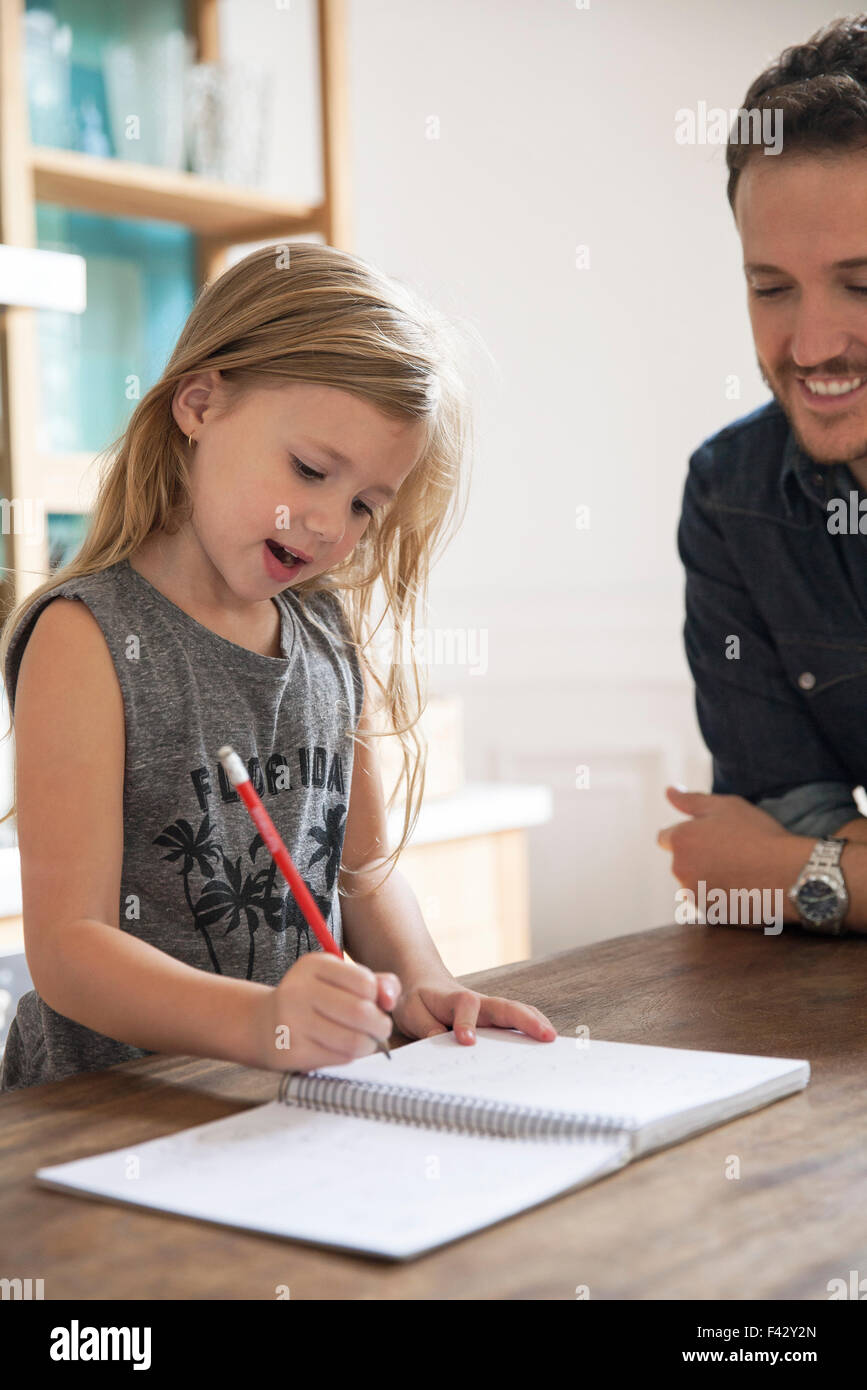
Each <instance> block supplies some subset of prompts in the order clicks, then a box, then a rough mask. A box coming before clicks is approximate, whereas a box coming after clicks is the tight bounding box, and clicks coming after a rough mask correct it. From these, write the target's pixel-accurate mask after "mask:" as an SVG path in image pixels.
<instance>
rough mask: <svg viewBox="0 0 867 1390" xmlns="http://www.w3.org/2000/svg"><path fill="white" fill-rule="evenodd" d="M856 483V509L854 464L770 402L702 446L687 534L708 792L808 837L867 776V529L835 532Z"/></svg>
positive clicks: (846, 811) (689, 643) (845, 814)
mask: <svg viewBox="0 0 867 1390" xmlns="http://www.w3.org/2000/svg"><path fill="white" fill-rule="evenodd" d="M851 492H855V493H856V498H855V510H856V513H857V505H858V502H859V501H860V499H861V494H860V493H859V492H858V485H857V483H856V481H855V479H854V477H853V475H852V474H851V473H850V471H849V469H848V468H847V467H846V466H845V465H844V464H837V465H833V466H829V465H827V464H816V463H814V462H812V460H811V459H810V458H809V457H808V456H807V455H806V454H804V453H803V452H802V451H801V449H800V448H799V447H798V445H797V444H796V442H795V439H794V436H793V434H792V433H791V431H790V429H789V425H788V421H787V420H786V417H785V415H784V413H783V411H782V410H781V409H780V407H779V405H778V404H777V402H776V401H775V400H772V401H770V402H769V403H768V404H767V405H764V406H762V407H761V408H760V409H758V410H755V411H753V412H752V414H750V415H746V416H744V417H743V418H742V419H740V420H736V421H735V422H734V423H733V424H731V425H728V426H727V427H726V428H725V429H723V430H720V431H719V433H718V434H715V435H713V436H712V437H711V438H710V439H707V440H706V441H705V442H704V443H703V444H702V445H701V446H700V447H699V448H698V449H697V450H696V451H695V453H694V454H693V455H692V458H691V459H690V461H689V474H688V477H687V481H686V487H685V490H684V497H683V513H682V516H681V520H680V527H679V530H678V548H679V550H680V556H681V559H682V560H683V563H684V565H685V566H686V623H685V627H684V638H685V642H686V654H687V658H688V660H689V664H690V668H691V670H692V674H693V677H694V679H695V687H696V711H697V714H698V721H699V725H700V727H701V731H702V734H703V735H704V739H705V742H706V744H707V746H708V748H709V749H710V752H711V754H712V755H713V790H714V791H715V792H723V793H733V794H735V795H737V796H743V797H746V798H747V799H748V800H749V801H752V802H755V803H756V804H757V805H759V806H760V807H762V809H763V810H766V811H768V812H770V814H771V815H772V816H774V817H775V818H776V819H777V820H778V821H779V822H780V823H781V824H782V825H784V826H786V828H787V829H789V830H792V831H795V832H796V833H797V834H801V835H817V836H822V835H831V834H833V833H834V832H835V831H836V830H838V829H839V828H840V827H841V826H842V825H843V824H845V822H846V821H848V820H852V819H853V818H854V817H856V816H857V815H858V814H859V811H858V807H857V805H856V803H855V800H854V798H853V796H852V789H853V788H854V787H858V786H861V785H863V784H864V783H867V535H861V534H860V533H859V532H858V531H857V529H855V530H854V532H852V533H850V534H842V535H833V534H831V533H830V532H829V530H828V519H829V512H828V508H827V503H828V500H829V499H830V498H833V497H842V498H844V499H845V501H846V511H847V514H848V512H849V498H850V493H851ZM865 512H867V508H865ZM864 525H865V528H867V516H865V519H864ZM734 639H737V641H735V640H734Z"/></svg>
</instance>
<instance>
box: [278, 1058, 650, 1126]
mask: <svg viewBox="0 0 867 1390" xmlns="http://www.w3.org/2000/svg"><path fill="white" fill-rule="evenodd" d="M277 1098H278V1100H280V1101H282V1103H283V1104H284V1105H301V1106H306V1107H307V1108H308V1109H312V1110H321V1111H327V1112H329V1113H332V1114H338V1115H361V1116H364V1117H365V1118H367V1119H374V1120H389V1121H391V1122H392V1123H395V1124H408V1125H427V1126H431V1127H433V1128H436V1129H448V1130H452V1131H454V1132H455V1133H458V1134H472V1135H476V1136H483V1135H491V1136H495V1137H497V1138H501V1139H567V1140H568V1139H595V1138H599V1139H608V1138H613V1137H619V1136H622V1135H623V1134H624V1132H631V1131H633V1130H634V1129H635V1122H634V1121H633V1120H630V1119H627V1118H625V1117H610V1116H602V1115H570V1114H567V1113H566V1112H563V1111H556V1110H539V1109H536V1108H535V1107H534V1106H531V1105H513V1104H511V1103H509V1102H508V1101H501V1100H478V1099H475V1098H471V1097H468V1096H461V1095H455V1094H454V1093H451V1092H441V1091H425V1090H421V1089H416V1088H414V1087H411V1086H390V1085H387V1084H386V1083H384V1082H379V1081H347V1080H346V1079H345V1078H343V1077H339V1076H322V1075H321V1074H319V1073H318V1072H315V1071H314V1072H284V1073H283V1076H282V1077H281V1078H280V1085H279V1087H278V1091H277ZM390 1102H391V1104H392V1108H389V1107H390Z"/></svg>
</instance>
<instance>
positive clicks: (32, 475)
mask: <svg viewBox="0 0 867 1390" xmlns="http://www.w3.org/2000/svg"><path fill="white" fill-rule="evenodd" d="M217 4H218V0H187V29H188V32H189V33H191V34H192V35H193V36H194V38H195V39H196V43H197V55H196V56H197V61H199V62H215V61H217V60H218V59H219V56H220V55H219V42H218V25H217ZM316 5H317V15H318V39H319V89H320V121H321V130H322V188H323V199H322V202H321V203H319V204H305V203H299V202H297V201H292V200H291V199H288V198H287V199H283V198H278V197H274V196H273V195H271V194H268V193H263V192H261V191H259V190H257V189H251V188H237V187H232V186H230V185H228V184H224V183H221V182H218V181H216V180H213V179H205V178H201V177H200V176H199V175H197V174H191V173H185V172H179V171H176V170H171V169H163V168H160V167H159V166H155V165H154V166H152V165H144V164H136V163H132V162H130V161H128V160H121V159H103V158H98V157H96V156H94V155H89V154H83V153H80V152H78V151H76V150H65V149H51V148H47V147H44V146H40V145H31V144H30V139H29V115H28V105H27V89H26V79H25V64H24V58H25V48H24V27H23V16H24V12H25V3H24V0H0V242H3V243H5V244H7V245H10V246H28V247H33V246H35V245H36V203H37V202H43V203H52V204H56V205H60V206H63V207H68V208H75V209H78V210H79V211H84V212H89V213H94V214H97V215H100V216H103V217H118V218H136V219H138V218H141V219H155V220H158V221H164V222H172V223H175V224H178V225H181V226H184V227H187V228H188V229H189V230H190V231H191V232H192V233H193V234H194V236H195V238H196V243H195V244H196V278H197V282H198V283H197V289H198V288H200V287H201V286H202V285H203V284H206V283H207V282H208V281H210V280H212V279H214V278H215V277H216V276H217V275H219V274H220V273H221V271H222V270H223V269H224V268H225V264H226V251H227V250H228V248H229V247H230V246H232V245H235V244H238V243H243V242H248V241H249V242H257V241H269V240H272V239H273V240H274V241H279V240H280V239H281V238H283V237H290V236H296V237H297V236H305V235H308V234H311V233H313V234H320V235H321V236H322V238H323V240H324V241H325V242H326V243H327V244H328V245H330V246H337V247H340V248H342V249H344V250H350V249H351V246H350V239H351V234H350V221H349V148H348V100H347V68H346V51H345V31H346V15H345V0H316ZM37 352H38V345H37V340H36V325H35V320H34V311H33V310H32V309H29V308H21V307H17V306H16V307H13V306H9V307H6V308H5V309H4V308H3V307H2V306H0V376H2V400H0V495H2V496H3V497H7V498H10V499H11V498H28V497H29V498H41V499H42V500H43V502H44V504H45V510H46V511H52V510H57V511H87V510H88V508H89V506H90V504H91V500H92V495H93V486H94V484H95V482H96V477H95V470H93V469H91V464H92V463H93V457H92V456H91V455H90V454H86V453H85V454H82V453H75V454H66V455H64V454H60V455H58V454H52V455H50V456H48V455H46V454H44V453H40V452H39V451H38V450H37V448H36V444H35V440H36V420H37V410H38V408H39V407H38V403H37V391H36V380H37V364H38V358H37ZM106 442H108V441H106ZM3 539H4V545H5V553H6V559H5V566H6V570H5V572H4V573H3V574H2V576H0V606H2V607H0V611H2V614H3V615H5V614H6V613H8V612H9V610H10V609H11V608H12V607H13V605H14V604H15V603H17V602H20V600H21V599H22V598H24V597H25V596H26V595H27V594H28V593H29V592H31V591H32V590H33V589H35V588H36V587H37V586H38V585H39V584H40V583H42V582H43V580H44V579H45V578H47V577H48V546H47V541H46V540H45V539H44V538H41V539H39V540H36V539H32V538H30V537H28V536H27V535H25V534H23V533H21V534H18V535H16V534H14V532H13V533H11V534H7V535H5V536H4V538H3Z"/></svg>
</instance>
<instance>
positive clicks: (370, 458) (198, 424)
mask: <svg viewBox="0 0 867 1390" xmlns="http://www.w3.org/2000/svg"><path fill="white" fill-rule="evenodd" d="M214 387H216V388H217V389H219V374H218V373H217V372H208V373H204V374H202V375H201V376H196V377H189V378H188V379H187V381H186V382H185V383H184V385H183V386H182V388H181V389H180V390H179V391H178V393H177V394H176V397H175V400H174V403H173V411H174V416H175V419H176V420H177V422H178V424H179V425H180V427H181V429H182V430H183V431H184V433H185V434H190V433H191V434H192V435H193V439H194V448H193V453H192V456H191V459H190V465H189V468H190V485H191V490H192V495H193V516H192V521H191V523H190V524H191V528H192V532H193V535H194V537H195V540H196V541H197V542H198V545H199V547H200V548H201V551H202V552H204V556H203V558H205V557H206V559H207V560H209V561H210V563H211V565H212V566H213V567H214V568H215V569H216V571H217V572H218V574H219V575H220V576H222V579H223V580H224V581H225V583H226V585H227V586H228V588H229V590H231V591H232V593H233V594H234V595H235V596H236V597H238V598H241V599H247V600H249V601H251V602H255V601H257V600H262V599H265V598H270V597H272V596H273V595H274V594H275V593H277V592H278V591H279V590H280V589H285V588H286V587H287V586H288V585H290V584H291V583H292V582H293V581H294V580H295V579H299V580H304V579H310V578H312V577H313V576H314V575H317V574H322V573H324V572H325V571H326V570H330V569H333V568H334V566H335V565H339V564H340V562H341V561H342V560H344V559H345V558H346V557H347V556H348V555H349V554H350V553H351V551H352V550H353V548H354V546H355V544H356V542H357V541H358V540H359V538H360V537H361V535H362V534H363V533H364V531H365V530H366V528H367V527H368V526H369V524H370V518H371V515H372V514H375V513H382V512H383V511H384V509H385V508H386V507H387V506H388V504H389V502H390V500H391V496H390V494H395V493H397V491H398V489H399V488H400V486H401V484H402V483H403V481H404V479H405V478H406V477H407V475H408V474H409V473H410V472H411V471H412V469H413V467H414V465H415V464H416V463H417V462H418V460H419V458H420V456H421V454H422V452H423V448H424V439H423V432H424V427H423V425H422V423H421V422H419V421H411V422H407V423H404V422H397V421H395V420H391V419H389V418H388V417H387V416H385V415H383V414H382V412H381V411H379V410H377V409H376V407H374V406H373V405H371V404H370V403H369V402H368V401H365V400H362V399H361V398H360V397H358V396H353V395H351V394H350V393H349V392H348V391H341V390H338V389H337V388H335V387H331V386H319V385H313V384H308V383H306V382H289V383H287V385H286V386H281V387H279V388H276V389H274V388H266V389H257V390H254V391H248V392H246V393H245V394H244V395H243V396H242V397H241V398H240V399H239V401H238V402H237V404H236V405H234V406H231V407H230V409H229V410H228V411H227V412H226V413H225V414H220V413H218V412H217V411H216V410H212V409H211V408H210V404H209V401H208V397H209V396H210V395H211V391H212V389H213V388H214ZM269 542H270V544H269ZM281 547H283V548H285V549H291V550H292V551H294V552H295V553H296V554H297V555H298V556H299V557H300V562H299V563H293V562H291V561H290V564H289V565H287V564H284V563H283V561H282V559H281V558H279V556H280V554H281V550H280V548H281ZM275 551H276V552H277V553H276V554H275V553H274V552H275ZM211 577H212V578H215V577H216V576H211Z"/></svg>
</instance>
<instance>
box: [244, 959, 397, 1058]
mask: <svg viewBox="0 0 867 1390" xmlns="http://www.w3.org/2000/svg"><path fill="white" fill-rule="evenodd" d="M399 992H400V984H399V981H398V980H397V977H396V976H395V975H392V974H391V973H390V972H389V973H388V974H384V973H383V974H379V975H376V974H374V972H373V971H372V970H368V969H367V967H366V966H364V965H357V964H356V963H355V962H354V961H349V960H341V959H340V957H339V956H333V955H330V954H326V953H325V952H324V951H308V952H307V954H306V955H303V956H300V957H299V959H298V960H296V962H295V964H294V965H293V966H291V967H290V968H289V969H288V970H287V971H286V974H285V975H284V976H283V979H282V980H281V981H280V983H279V985H277V986H275V988H274V989H272V990H269V991H268V993H267V994H266V995H263V1003H262V1004H261V1006H260V1008H259V1013H258V1015H257V1018H256V1024H257V1033H258V1035H259V1038H260V1040H261V1041H260V1045H259V1049H258V1050H259V1052H260V1055H261V1056H262V1062H261V1065H262V1066H263V1067H267V1069H268V1070H269V1071H311V1070H313V1069H314V1068H316V1067H329V1066H330V1067H333V1066H338V1065H339V1064H340V1063H341V1062H352V1061H354V1060H355V1058H356V1057H367V1056H368V1055H369V1054H370V1053H372V1052H375V1051H376V1041H375V1039H377V1038H381V1039H382V1041H383V1042H386V1041H387V1040H388V1038H389V1037H390V1036H391V1030H392V1023H391V1019H390V1018H389V1016H388V1012H387V1010H388V1009H390V1007H391V1004H392V1002H393V999H394V998H396V997H397V995H398V993H399Z"/></svg>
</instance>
